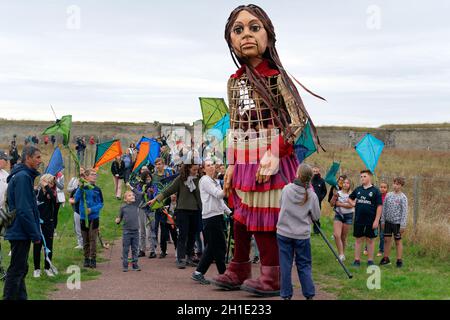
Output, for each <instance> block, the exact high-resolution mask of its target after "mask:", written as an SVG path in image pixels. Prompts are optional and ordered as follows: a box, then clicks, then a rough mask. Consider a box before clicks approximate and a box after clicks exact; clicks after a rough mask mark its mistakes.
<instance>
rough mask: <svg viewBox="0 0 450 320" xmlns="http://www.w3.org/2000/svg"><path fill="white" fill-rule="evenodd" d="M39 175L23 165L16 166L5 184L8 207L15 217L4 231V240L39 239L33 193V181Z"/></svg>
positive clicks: (36, 208) (37, 210) (37, 211)
mask: <svg viewBox="0 0 450 320" xmlns="http://www.w3.org/2000/svg"><path fill="white" fill-rule="evenodd" d="M39 175H40V173H39V172H38V171H36V170H34V169H31V168H29V167H27V166H26V165H25V164H22V163H21V164H18V165H16V166H15V167H14V168H13V170H12V171H11V174H10V175H9V177H8V179H7V182H8V184H9V186H8V194H7V197H8V206H9V210H10V211H14V210H15V211H16V217H15V219H14V220H13V222H12V223H11V225H10V226H9V227H8V228H7V229H6V234H5V239H6V240H13V241H14V240H31V241H33V242H35V241H39V240H40V239H41V232H40V227H39V209H38V206H37V201H36V195H35V193H34V180H35V179H36V177H37V176H39Z"/></svg>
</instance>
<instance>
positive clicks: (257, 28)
mask: <svg viewBox="0 0 450 320" xmlns="http://www.w3.org/2000/svg"><path fill="white" fill-rule="evenodd" d="M250 30H251V31H252V32H258V31H259V30H261V26H260V25H259V24H253V25H251V26H250Z"/></svg>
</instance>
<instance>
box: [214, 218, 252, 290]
mask: <svg viewBox="0 0 450 320" xmlns="http://www.w3.org/2000/svg"><path fill="white" fill-rule="evenodd" d="M251 235H252V234H251V233H250V232H248V231H247V227H246V226H245V225H243V224H242V223H239V222H238V221H234V256H233V260H232V261H231V262H230V264H229V265H228V268H227V270H226V271H225V273H224V274H219V275H217V276H215V277H214V278H213V279H212V282H213V283H214V284H215V285H217V286H219V287H221V288H223V289H228V290H238V289H240V286H241V285H242V283H244V281H245V280H246V279H249V278H250V277H251V276H252V263H251V261H250V258H249V256H250V241H251Z"/></svg>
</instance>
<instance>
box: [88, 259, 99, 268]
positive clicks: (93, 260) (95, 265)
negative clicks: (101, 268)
mask: <svg viewBox="0 0 450 320" xmlns="http://www.w3.org/2000/svg"><path fill="white" fill-rule="evenodd" d="M89 267H90V268H92V269H95V268H97V261H96V260H95V259H91V263H90V264H89Z"/></svg>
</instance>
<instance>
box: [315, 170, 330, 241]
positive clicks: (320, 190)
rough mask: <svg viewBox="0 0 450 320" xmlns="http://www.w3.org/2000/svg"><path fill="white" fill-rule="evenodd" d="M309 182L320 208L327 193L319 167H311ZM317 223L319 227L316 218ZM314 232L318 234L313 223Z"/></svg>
mask: <svg viewBox="0 0 450 320" xmlns="http://www.w3.org/2000/svg"><path fill="white" fill-rule="evenodd" d="M311 184H312V186H313V188H314V192H315V193H316V195H317V197H318V198H319V207H320V209H322V200H323V199H324V198H325V196H326V195H327V186H326V184H325V180H323V179H322V177H321V175H320V168H319V167H317V166H314V167H313V177H312V179H311ZM317 224H318V225H319V227H320V222H319V220H317ZM314 233H315V234H318V233H319V230H318V229H317V227H316V225H314Z"/></svg>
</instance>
